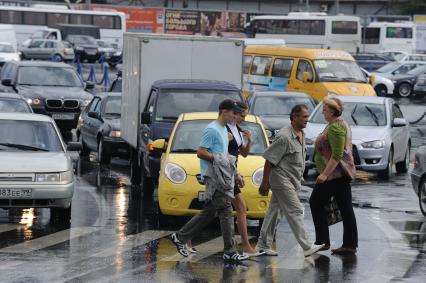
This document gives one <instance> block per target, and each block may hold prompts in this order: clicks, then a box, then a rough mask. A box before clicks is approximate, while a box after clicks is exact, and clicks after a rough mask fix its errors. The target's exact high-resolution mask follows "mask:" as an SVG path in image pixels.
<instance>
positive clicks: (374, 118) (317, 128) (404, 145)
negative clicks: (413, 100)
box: [305, 96, 411, 179]
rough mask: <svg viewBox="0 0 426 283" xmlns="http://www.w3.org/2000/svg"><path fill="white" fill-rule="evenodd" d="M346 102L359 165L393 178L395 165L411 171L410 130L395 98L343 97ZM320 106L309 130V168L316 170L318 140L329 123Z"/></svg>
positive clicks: (382, 175)
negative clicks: (315, 144)
mask: <svg viewBox="0 0 426 283" xmlns="http://www.w3.org/2000/svg"><path fill="white" fill-rule="evenodd" d="M339 99H340V100H342V101H343V103H344V110H343V114H342V116H343V118H344V119H345V121H346V122H348V124H349V125H350V126H351V129H352V144H353V155H354V159H355V165H356V167H357V168H358V169H361V170H364V171H372V172H377V173H378V174H379V177H380V178H383V179H386V178H389V177H390V176H391V175H392V173H393V167H394V165H395V168H396V171H397V172H398V173H405V172H407V170H408V166H409V161H410V147H411V137H410V130H409V125H408V123H407V121H406V120H405V118H404V115H403V114H402V112H401V109H400V108H399V106H398V104H397V103H396V102H395V101H394V100H393V99H391V98H386V97H367V96H339ZM322 105H323V104H322V103H320V104H318V105H317V107H316V108H315V110H314V111H313V112H312V114H311V116H310V117H309V123H308V126H307V128H306V131H305V132H306V138H307V139H306V143H307V147H308V150H307V163H306V164H307V165H306V166H307V168H308V169H309V168H314V161H313V155H314V141H315V139H316V137H317V136H318V135H319V134H320V133H321V132H322V131H323V130H324V128H325V127H326V125H327V122H326V121H325V120H324V117H323V114H322V107H323V106H322Z"/></svg>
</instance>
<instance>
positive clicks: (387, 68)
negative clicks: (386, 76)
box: [375, 62, 401, 73]
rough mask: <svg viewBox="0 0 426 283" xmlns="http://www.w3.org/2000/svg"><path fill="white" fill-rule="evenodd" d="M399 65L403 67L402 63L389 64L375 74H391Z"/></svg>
mask: <svg viewBox="0 0 426 283" xmlns="http://www.w3.org/2000/svg"><path fill="white" fill-rule="evenodd" d="M399 65H401V63H398V62H393V63H389V64H386V65H384V66H382V67H380V68H378V69H377V70H376V71H375V72H377V73H389V72H392V71H393V70H395V68H397V67H398V66H399Z"/></svg>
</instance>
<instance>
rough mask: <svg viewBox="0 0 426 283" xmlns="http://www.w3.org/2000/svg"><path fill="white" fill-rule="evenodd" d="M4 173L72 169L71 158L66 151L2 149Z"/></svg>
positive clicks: (0, 154) (0, 170)
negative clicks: (6, 150) (12, 150)
mask: <svg viewBox="0 0 426 283" xmlns="http://www.w3.org/2000/svg"><path fill="white" fill-rule="evenodd" d="M0 160H1V161H2V162H0V172H2V173H9V172H10V173H34V172H35V173H49V172H64V171H68V170H71V168H72V165H71V158H70V157H69V156H68V154H65V153H64V152H33V151H15V152H2V151H0Z"/></svg>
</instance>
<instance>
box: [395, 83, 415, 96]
mask: <svg viewBox="0 0 426 283" xmlns="http://www.w3.org/2000/svg"><path fill="white" fill-rule="evenodd" d="M412 91H413V88H412V86H411V85H410V84H409V83H401V84H400V85H399V86H398V95H399V96H401V97H409V96H410V95H411V92H412Z"/></svg>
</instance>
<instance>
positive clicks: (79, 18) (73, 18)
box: [70, 14, 92, 25]
mask: <svg viewBox="0 0 426 283" xmlns="http://www.w3.org/2000/svg"><path fill="white" fill-rule="evenodd" d="M70 24H75V25H91V24H92V16H91V15H76V14H71V15H70Z"/></svg>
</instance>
